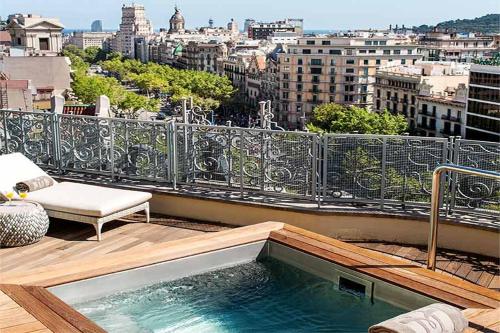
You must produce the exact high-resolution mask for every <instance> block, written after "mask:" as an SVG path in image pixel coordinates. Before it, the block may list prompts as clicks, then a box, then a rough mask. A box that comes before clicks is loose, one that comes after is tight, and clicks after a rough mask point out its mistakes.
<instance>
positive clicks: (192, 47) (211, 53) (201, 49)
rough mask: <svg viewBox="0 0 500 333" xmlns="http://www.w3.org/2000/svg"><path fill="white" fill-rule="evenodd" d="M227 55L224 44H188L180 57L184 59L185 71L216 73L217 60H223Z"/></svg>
mask: <svg viewBox="0 0 500 333" xmlns="http://www.w3.org/2000/svg"><path fill="white" fill-rule="evenodd" d="M227 55H228V49H227V46H226V44H224V43H217V42H210V43H198V42H189V43H188V44H187V46H186V47H185V49H184V51H183V54H182V57H185V58H186V65H187V69H193V70H198V71H205V72H210V73H217V63H218V62H217V60H220V59H225V58H227Z"/></svg>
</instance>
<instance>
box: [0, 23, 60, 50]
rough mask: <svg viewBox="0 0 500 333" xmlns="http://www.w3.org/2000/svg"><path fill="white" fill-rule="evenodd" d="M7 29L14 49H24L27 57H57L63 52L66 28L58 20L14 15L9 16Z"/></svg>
mask: <svg viewBox="0 0 500 333" xmlns="http://www.w3.org/2000/svg"><path fill="white" fill-rule="evenodd" d="M6 29H7V30H8V31H9V33H10V36H11V39H12V47H14V48H23V49H24V50H25V53H26V54H27V55H57V54H58V53H60V52H61V50H62V47H63V40H62V31H63V29H64V26H63V25H62V24H61V22H59V20H58V19H56V18H47V17H42V16H40V15H33V14H14V15H10V16H9V24H8V25H7V28H6Z"/></svg>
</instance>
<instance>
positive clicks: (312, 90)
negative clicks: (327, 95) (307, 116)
mask: <svg viewBox="0 0 500 333" xmlns="http://www.w3.org/2000/svg"><path fill="white" fill-rule="evenodd" d="M309 92H311V93H313V94H319V93H322V92H323V90H321V89H309Z"/></svg>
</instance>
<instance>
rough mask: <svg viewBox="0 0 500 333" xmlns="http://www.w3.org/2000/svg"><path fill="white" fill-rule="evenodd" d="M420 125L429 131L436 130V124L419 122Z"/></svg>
mask: <svg viewBox="0 0 500 333" xmlns="http://www.w3.org/2000/svg"><path fill="white" fill-rule="evenodd" d="M418 127H420V128H422V129H426V130H428V131H436V124H419V125H418Z"/></svg>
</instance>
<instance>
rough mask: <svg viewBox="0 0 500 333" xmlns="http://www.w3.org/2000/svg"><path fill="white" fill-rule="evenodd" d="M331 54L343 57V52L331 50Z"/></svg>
mask: <svg viewBox="0 0 500 333" xmlns="http://www.w3.org/2000/svg"><path fill="white" fill-rule="evenodd" d="M329 53H330V54H337V55H341V54H342V51H341V50H330V52H329Z"/></svg>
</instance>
